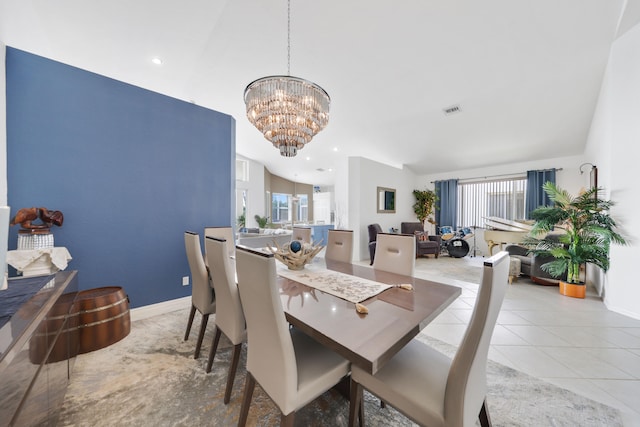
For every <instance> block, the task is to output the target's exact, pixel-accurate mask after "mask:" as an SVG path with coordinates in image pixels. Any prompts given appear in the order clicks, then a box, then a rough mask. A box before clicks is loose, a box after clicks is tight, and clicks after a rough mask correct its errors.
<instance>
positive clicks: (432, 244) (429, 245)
mask: <svg viewBox="0 0 640 427" xmlns="http://www.w3.org/2000/svg"><path fill="white" fill-rule="evenodd" d="M418 247H419V248H438V247H440V245H439V244H438V242H434V241H432V240H423V241H420V242H418Z"/></svg>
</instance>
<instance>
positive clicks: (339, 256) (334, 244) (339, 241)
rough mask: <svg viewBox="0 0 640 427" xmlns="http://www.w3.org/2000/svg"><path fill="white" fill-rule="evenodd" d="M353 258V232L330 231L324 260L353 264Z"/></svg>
mask: <svg viewBox="0 0 640 427" xmlns="http://www.w3.org/2000/svg"><path fill="white" fill-rule="evenodd" d="M352 257H353V231H352V230H328V237H327V246H326V248H325V255H324V258H325V259H327V260H329V259H330V260H334V261H342V262H348V263H351V260H352Z"/></svg>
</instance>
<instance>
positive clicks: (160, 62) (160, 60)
mask: <svg viewBox="0 0 640 427" xmlns="http://www.w3.org/2000/svg"><path fill="white" fill-rule="evenodd" d="M151 62H153V63H154V64H156V65H162V59H160V58H158V57H157V56H156V57H154V58H152V59H151Z"/></svg>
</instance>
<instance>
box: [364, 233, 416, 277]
mask: <svg viewBox="0 0 640 427" xmlns="http://www.w3.org/2000/svg"><path fill="white" fill-rule="evenodd" d="M415 263H416V238H415V237H414V236H413V235H410V234H387V233H378V240H377V244H376V256H375V259H374V261H373V268H374V270H382V271H388V272H391V273H396V274H403V275H405V276H413V271H414V268H415Z"/></svg>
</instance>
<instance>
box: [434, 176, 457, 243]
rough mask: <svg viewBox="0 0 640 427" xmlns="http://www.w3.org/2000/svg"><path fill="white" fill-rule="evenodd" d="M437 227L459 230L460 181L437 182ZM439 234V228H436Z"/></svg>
mask: <svg viewBox="0 0 640 427" xmlns="http://www.w3.org/2000/svg"><path fill="white" fill-rule="evenodd" d="M435 187H436V195H437V196H438V201H437V202H436V227H442V226H446V225H450V226H451V227H452V228H453V229H454V230H455V229H457V224H456V213H457V211H458V180H457V179H449V180H447V181H436V182H435ZM436 230H437V232H438V234H439V233H440V232H439V230H440V229H439V228H436Z"/></svg>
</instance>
